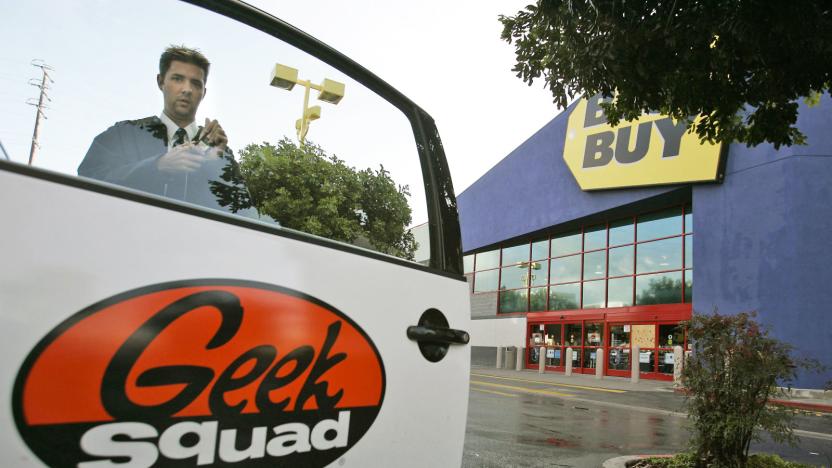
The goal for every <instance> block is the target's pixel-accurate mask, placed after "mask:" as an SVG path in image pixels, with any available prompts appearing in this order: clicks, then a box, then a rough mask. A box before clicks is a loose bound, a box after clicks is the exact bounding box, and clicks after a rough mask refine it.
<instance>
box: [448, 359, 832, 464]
mask: <svg viewBox="0 0 832 468" xmlns="http://www.w3.org/2000/svg"><path fill="white" fill-rule="evenodd" d="M797 423H798V427H799V430H798V431H797V434H798V436H800V437H801V442H800V445H799V446H798V447H796V448H790V447H787V446H783V445H779V444H775V443H773V442H771V441H770V440H764V441H763V442H761V443H758V444H755V445H754V446H753V448H752V451H766V452H774V453H779V454H781V455H782V456H784V458H786V459H789V460H793V461H800V462H803V463H809V464H813V465H823V464H825V465H826V466H829V465H830V461H832V414H826V413H811V412H801V413H800V414H798V415H797ZM689 437H690V432H689V421H688V419H687V417H686V414H685V412H684V395H682V394H680V393H678V392H674V391H673V385H672V383H671V382H657V381H641V382H639V383H637V384H632V383H630V381H629V379H620V378H609V377H607V378H604V379H601V380H597V379H595V378H594V377H593V376H588V375H573V376H569V377H567V376H564V375H563V374H553V373H544V374H538V373H536V372H532V371H519V372H518V371H511V370H499V369H493V368H492V369H489V368H474V369H472V371H471V386H470V399H469V407H468V426H467V432H466V441H465V454H464V459H463V466H464V467H527V466H528V467H563V466H573V467H584V466H586V467H598V466H601V464H602V463H603V461H604V460H606V459H608V458H612V457H615V456H620V455H634V454H660V453H674V452H678V451H681V450H684V449H685V448H686V447H687V445H688V440H689ZM827 458H828V459H829V460H830V461H827Z"/></svg>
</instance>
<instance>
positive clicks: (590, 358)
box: [583, 348, 604, 369]
mask: <svg viewBox="0 0 832 468" xmlns="http://www.w3.org/2000/svg"><path fill="white" fill-rule="evenodd" d="M598 352H604V350H603V348H602V349H600V350H599V349H593V348H586V349H584V365H583V367H584V368H585V369H595V367H596V362H597V361H596V358H595V355H596V353H598Z"/></svg>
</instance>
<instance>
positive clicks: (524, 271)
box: [500, 265, 529, 289]
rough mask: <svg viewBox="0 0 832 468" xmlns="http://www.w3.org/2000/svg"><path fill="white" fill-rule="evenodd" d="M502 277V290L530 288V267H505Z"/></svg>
mask: <svg viewBox="0 0 832 468" xmlns="http://www.w3.org/2000/svg"><path fill="white" fill-rule="evenodd" d="M502 272H503V273H502V274H501V275H500V289H514V288H522V287H523V286H528V283H527V281H528V278H529V267H528V266H523V265H517V266H511V267H505V268H503V269H502Z"/></svg>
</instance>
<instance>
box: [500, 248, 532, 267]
mask: <svg viewBox="0 0 832 468" xmlns="http://www.w3.org/2000/svg"><path fill="white" fill-rule="evenodd" d="M528 261H529V244H522V245H515V246H514V247H508V248H505V249H503V266H506V265H514V264H515V263H520V262H528Z"/></svg>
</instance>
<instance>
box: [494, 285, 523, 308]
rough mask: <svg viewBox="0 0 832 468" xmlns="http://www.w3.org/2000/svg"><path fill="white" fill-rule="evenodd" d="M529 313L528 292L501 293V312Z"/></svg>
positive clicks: (519, 290)
mask: <svg viewBox="0 0 832 468" xmlns="http://www.w3.org/2000/svg"><path fill="white" fill-rule="evenodd" d="M526 311H528V290H527V289H516V290H513V291H500V312H526Z"/></svg>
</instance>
